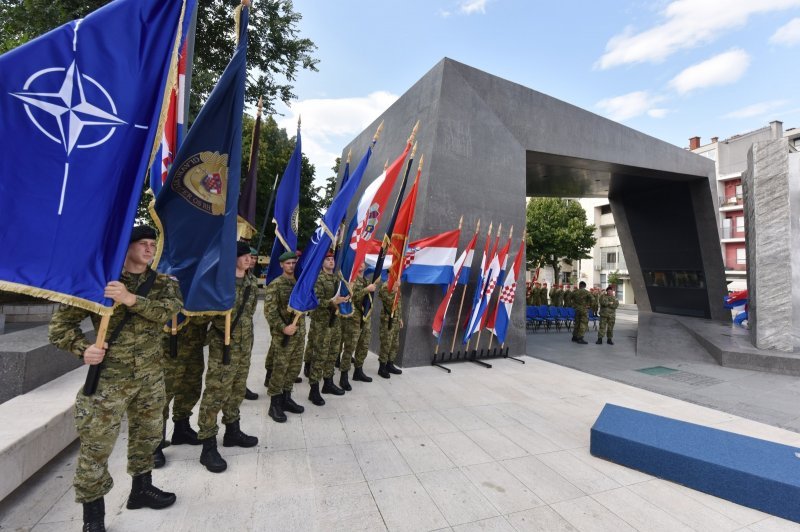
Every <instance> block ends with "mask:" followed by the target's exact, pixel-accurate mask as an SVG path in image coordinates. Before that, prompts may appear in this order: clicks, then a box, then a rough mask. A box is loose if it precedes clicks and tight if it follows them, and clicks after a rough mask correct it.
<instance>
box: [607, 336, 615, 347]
mask: <svg viewBox="0 0 800 532" xmlns="http://www.w3.org/2000/svg"><path fill="white" fill-rule="evenodd" d="M606 343H607V344H608V345H614V340H612V339H611V338H609V339H608V340H606Z"/></svg>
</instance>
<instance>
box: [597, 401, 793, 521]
mask: <svg viewBox="0 0 800 532" xmlns="http://www.w3.org/2000/svg"><path fill="white" fill-rule="evenodd" d="M590 451H591V453H592V455H594V456H597V457H599V458H604V459H606V460H610V461H612V462H615V463H617V464H620V465H623V466H626V467H630V468H633V469H637V470H639V471H643V472H645V473H648V474H650V475H653V476H656V477H659V478H663V479H666V480H669V481H672V482H676V483H678V484H682V485H684V486H687V487H689V488H692V489H695V490H698V491H702V492H704V493H709V494H711V495H714V496H716V497H720V498H723V499H727V500H729V501H732V502H735V503H737V504H741V505H743V506H749V507H750V508H755V509H757V510H761V511H763V512H767V513H770V514H772V515H776V516H778V517H783V518H785V519H791V520H792V521H797V522H800V457H799V456H800V449H797V448H795V447H790V446H788V445H781V444H778V443H774V442H770V441H766V440H760V439H758V438H751V437H749V436H742V435H740V434H734V433H732V432H725V431H722V430H718V429H713V428H709V427H704V426H701V425H695V424H693V423H686V422H684V421H678V420H676V419H671V418H666V417H662V416H657V415H654V414H648V413H645V412H640V411H638V410H631V409H629V408H624V407H621V406H617V405H612V404H606V406H605V407H604V408H603V411H602V412H601V413H600V416H598V418H597V421H595V423H594V426H593V427H592V430H591V443H590Z"/></svg>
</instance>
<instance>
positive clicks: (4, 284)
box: [0, 281, 114, 316]
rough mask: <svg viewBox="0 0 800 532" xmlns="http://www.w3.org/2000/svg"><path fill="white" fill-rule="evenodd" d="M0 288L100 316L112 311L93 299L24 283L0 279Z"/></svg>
mask: <svg viewBox="0 0 800 532" xmlns="http://www.w3.org/2000/svg"><path fill="white" fill-rule="evenodd" d="M0 290H5V291H6V292H14V293H17V294H23V295H26V296H31V297H38V298H41V299H47V300H48V301H52V302H54V303H61V304H63V305H70V306H72V307H78V308H80V309H83V310H88V311H89V312H94V313H95V314H99V315H100V316H110V315H111V314H113V313H114V307H107V306H105V305H101V304H100V303H95V302H94V301H89V300H88V299H83V298H81V297H77V296H71V295H69V294H64V293H62V292H55V291H53V290H47V289H45V288H38V287H35V286H28V285H25V284H19V283H12V282H11V281H0Z"/></svg>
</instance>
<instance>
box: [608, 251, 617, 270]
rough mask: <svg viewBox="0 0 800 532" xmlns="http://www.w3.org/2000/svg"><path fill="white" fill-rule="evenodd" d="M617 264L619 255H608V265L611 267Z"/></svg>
mask: <svg viewBox="0 0 800 532" xmlns="http://www.w3.org/2000/svg"><path fill="white" fill-rule="evenodd" d="M616 263H617V253H616V252H611V253H606V264H608V265H609V267H611V265H612V264H616Z"/></svg>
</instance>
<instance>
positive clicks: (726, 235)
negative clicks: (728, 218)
mask: <svg viewBox="0 0 800 532" xmlns="http://www.w3.org/2000/svg"><path fill="white" fill-rule="evenodd" d="M720 240H721V241H722V242H723V243H725V242H744V240H745V235H744V231H737V230H736V228H735V227H730V226H727V227H723V228H722V229H721V231H720Z"/></svg>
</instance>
